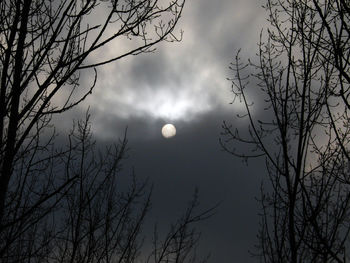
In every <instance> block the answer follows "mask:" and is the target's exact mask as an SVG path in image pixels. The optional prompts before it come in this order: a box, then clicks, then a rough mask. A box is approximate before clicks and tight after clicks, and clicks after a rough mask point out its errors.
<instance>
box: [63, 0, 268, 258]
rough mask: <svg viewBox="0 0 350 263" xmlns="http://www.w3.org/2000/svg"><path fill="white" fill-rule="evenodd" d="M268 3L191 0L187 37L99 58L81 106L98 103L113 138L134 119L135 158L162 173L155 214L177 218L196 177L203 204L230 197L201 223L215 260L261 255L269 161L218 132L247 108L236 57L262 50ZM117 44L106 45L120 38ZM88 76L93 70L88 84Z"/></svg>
mask: <svg viewBox="0 0 350 263" xmlns="http://www.w3.org/2000/svg"><path fill="white" fill-rule="evenodd" d="M260 5H261V1H258V0H236V1H232V0H217V1H213V0H191V1H188V2H187V6H186V7H185V10H184V13H183V17H182V20H181V23H180V24H179V27H178V29H180V28H181V29H183V30H184V35H183V40H182V41H181V42H180V43H162V44H161V45H159V46H158V50H157V51H156V52H154V53H153V54H142V55H138V56H134V57H128V58H125V59H123V60H121V61H118V62H116V63H112V64H109V65H106V66H103V67H101V68H99V69H98V82H97V85H96V88H95V90H94V92H93V94H92V95H91V96H90V97H89V98H88V100H87V102H84V104H82V106H80V108H79V109H78V111H80V112H84V111H85V110H86V108H87V105H90V112H91V113H92V121H93V131H94V133H95V136H97V138H98V140H103V141H104V142H105V143H106V142H107V143H108V142H110V141H116V140H117V139H118V138H119V137H121V136H122V135H123V134H124V131H125V129H126V127H128V139H129V141H130V144H129V146H130V148H131V151H130V158H129V160H128V166H129V167H131V166H133V167H134V168H135V171H136V173H137V174H138V176H140V177H141V178H146V177H148V178H150V180H151V181H152V182H153V183H154V186H155V191H154V199H153V207H154V211H153V213H152V215H153V216H154V218H153V219H154V220H157V221H158V223H160V224H168V223H170V222H171V221H174V219H175V216H176V215H178V212H179V211H182V210H183V209H184V208H185V206H186V203H187V200H189V199H190V198H191V194H192V192H193V190H194V188H195V187H199V192H200V199H201V204H202V207H203V208H206V207H210V206H212V205H215V204H216V203H217V202H221V206H220V207H219V210H218V213H217V215H216V216H215V217H213V218H212V219H210V220H209V221H207V222H204V223H203V224H202V225H201V230H202V232H203V237H202V242H201V244H202V246H201V252H203V254H204V253H207V252H211V255H212V256H211V260H210V262H221V263H226V262H227V263H228V262H255V260H253V259H251V257H250V255H249V253H248V250H251V249H253V248H254V245H255V244H256V239H255V236H256V233H257V229H258V217H257V213H258V204H257V203H256V202H255V199H254V198H255V197H256V196H258V195H259V187H260V182H261V179H262V177H263V176H262V174H261V171H262V169H261V166H262V164H260V163H253V165H252V166H249V167H248V166H246V165H245V164H243V163H242V162H241V161H240V160H237V159H234V158H233V157H232V156H229V155H228V154H227V153H224V152H222V151H221V149H220V146H219V143H218V139H219V135H220V125H221V123H222V121H223V120H233V118H232V116H233V115H235V114H236V113H237V111H239V109H240V106H239V104H235V105H230V104H229V102H231V101H232V94H231V93H230V82H229V81H227V80H226V78H227V77H230V74H231V72H230V71H229V70H228V65H229V63H230V62H232V60H233V58H234V56H235V53H236V51H237V50H238V49H240V48H242V54H243V55H246V54H248V55H249V56H252V57H253V56H254V55H255V53H256V50H257V46H256V43H257V41H258V37H259V33H260V30H261V28H262V26H263V24H264V23H265V22H264V21H265V20H264V17H265V13H264V10H263V9H262V8H261V7H260ZM108 48H109V50H108V51H106V53H107V54H108V53H109V52H113V48H117V47H108ZM89 82H91V78H89V77H88V76H87V73H85V76H84V75H83V78H82V84H84V85H87V84H88V83H89ZM70 114H77V115H78V116H79V113H70ZM74 116H75V115H74ZM71 117H72V116H71ZM65 118H68V115H65ZM168 122H171V123H173V124H174V125H175V126H176V128H177V135H176V136H175V137H174V138H172V139H169V140H167V139H164V138H163V137H161V133H160V130H161V127H162V125H164V124H165V123H168ZM233 124H234V125H236V126H240V127H242V128H243V127H244V126H242V123H233ZM259 167H260V168H259ZM150 220H151V221H152V218H151V219H150Z"/></svg>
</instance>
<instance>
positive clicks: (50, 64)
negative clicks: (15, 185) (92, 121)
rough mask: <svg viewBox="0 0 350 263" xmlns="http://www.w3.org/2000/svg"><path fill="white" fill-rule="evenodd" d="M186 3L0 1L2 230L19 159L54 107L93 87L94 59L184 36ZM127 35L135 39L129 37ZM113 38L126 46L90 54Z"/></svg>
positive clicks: (144, 0) (148, 49) (152, 0)
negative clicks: (181, 24) (87, 73)
mask: <svg viewBox="0 0 350 263" xmlns="http://www.w3.org/2000/svg"><path fill="white" fill-rule="evenodd" d="M184 3H185V1H184V0H169V1H158V0H123V1H113V0H111V1H103V0H101V1H97V0H87V1H75V0H74V1H73V0H60V1H50V0H48V1H34V0H28V1H27V0H26V1H12V0H6V1H1V3H0V20H1V25H0V60H1V68H0V72H1V73H0V74H1V75H0V167H1V168H0V231H1V228H2V226H1V225H2V219H3V214H4V209H5V208H4V206H5V200H6V195H7V192H8V186H9V184H10V182H11V180H12V179H11V178H12V174H13V172H14V166H15V163H16V161H17V160H18V159H20V157H19V156H21V155H24V154H26V152H28V151H30V150H31V149H32V148H33V143H34V144H35V142H36V141H37V140H36V136H39V135H38V133H39V132H43V130H45V127H47V125H48V124H49V123H50V119H51V116H52V114H55V113H61V112H64V111H66V110H69V109H71V108H72V107H74V106H75V105H77V104H78V103H80V102H81V101H83V100H84V99H85V98H86V96H87V95H88V94H89V93H91V91H92V89H93V87H94V86H95V83H96V77H97V76H96V69H95V67H97V66H100V65H103V64H106V63H111V62H113V61H116V60H119V59H121V58H123V57H126V56H128V55H137V54H140V53H143V52H151V51H152V50H153V47H154V45H155V44H156V43H159V42H160V41H176V40H179V39H180V38H176V37H175V36H174V34H173V30H174V28H175V26H176V24H177V22H178V20H179V18H180V16H181V12H182V9H183V7H184ZM126 40H132V41H129V43H128V45H125V43H124V44H123V45H122V43H123V41H124V42H125V41H126ZM109 44H113V45H114V46H118V48H117V49H116V50H118V51H119V50H120V51H119V53H118V52H117V53H115V54H114V55H113V57H107V58H104V60H101V61H99V60H97V59H96V57H97V56H95V59H89V58H91V56H92V55H94V54H96V53H97V52H100V51H101V50H102V49H103V48H105V47H106V46H107V45H109ZM125 48H126V49H125ZM99 57H100V56H99ZM102 59H103V58H102ZM89 69H90V70H92V71H94V72H95V77H94V79H93V80H92V83H91V87H90V88H87V87H80V86H79V75H80V72H81V71H82V70H89ZM57 97H58V98H59V101H63V103H61V104H59V103H57V100H56V101H55V98H57ZM62 186H63V185H62Z"/></svg>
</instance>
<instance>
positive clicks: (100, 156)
mask: <svg viewBox="0 0 350 263" xmlns="http://www.w3.org/2000/svg"><path fill="white" fill-rule="evenodd" d="M67 141H68V143H67V146H66V147H63V149H59V148H57V146H55V145H53V141H50V142H49V143H47V144H46V146H45V148H42V147H41V146H40V147H35V150H36V151H39V154H38V152H36V153H33V152H32V153H31V154H30V155H29V156H22V157H21V159H20V160H21V163H18V162H17V164H18V165H17V166H15V167H14V173H13V176H14V181H13V183H12V184H10V186H9V191H8V198H7V199H6V201H7V202H5V204H6V205H5V210H4V211H5V213H4V220H3V229H2V233H1V235H0V237H1V240H2V242H1V244H0V260H1V262H28V261H31V262H137V261H141V262H142V261H144V262H159V263H161V262H169V260H171V261H174V262H197V260H198V258H196V257H195V251H196V246H197V243H198V241H199V236H200V233H199V231H197V230H195V229H194V224H195V223H198V222H199V221H202V220H204V219H206V218H208V217H210V216H211V215H212V213H213V209H208V210H205V211H202V212H199V211H198V212H197V210H198V205H199V203H198V196H197V192H196V193H195V195H194V197H193V199H192V201H191V203H190V204H189V206H188V209H187V211H185V214H184V216H183V217H182V218H180V219H179V220H178V222H177V223H176V224H174V225H173V226H171V228H170V230H169V232H168V233H167V234H166V235H165V236H164V237H162V238H158V235H159V233H158V232H157V231H155V234H154V235H155V238H154V241H153V244H154V248H152V249H151V250H149V249H148V250H147V248H144V246H143V243H144V240H145V239H146V240H147V241H148V242H151V240H150V238H147V237H146V236H145V235H146V233H145V232H144V231H143V223H144V220H145V217H146V216H147V213H148V211H149V209H150V206H151V193H152V187H149V185H148V182H147V181H144V182H139V181H138V180H137V179H136V177H135V175H134V173H132V174H131V176H130V179H129V180H126V179H125V174H124V176H121V171H122V164H123V159H124V157H125V154H126V150H127V149H126V146H127V141H126V139H125V138H124V139H123V140H121V141H120V142H119V144H116V145H112V146H108V148H107V149H105V150H104V151H101V150H100V151H97V148H96V144H95V142H94V141H93V140H92V134H91V132H90V123H89V115H87V119H86V120H85V121H80V122H78V123H77V124H76V125H75V126H74V128H73V130H72V132H71V133H70V135H69V137H68V140H67Z"/></svg>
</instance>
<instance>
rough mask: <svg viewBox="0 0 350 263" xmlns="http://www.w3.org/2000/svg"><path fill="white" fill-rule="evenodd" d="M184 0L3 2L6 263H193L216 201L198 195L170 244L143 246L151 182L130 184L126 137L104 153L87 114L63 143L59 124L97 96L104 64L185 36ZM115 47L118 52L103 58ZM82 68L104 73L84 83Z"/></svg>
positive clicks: (0, 120)
mask: <svg viewBox="0 0 350 263" xmlns="http://www.w3.org/2000/svg"><path fill="white" fill-rule="evenodd" d="M184 4H185V1H184V0H169V1H158V0H123V1H113V0H111V1H108V0H105V1H104V0H101V1H97V0H86V1H83V0H82V1H75V0H58V1H51V0H47V1H36V0H25V1H24V0H23V1H20V0H17V1H11V0H5V1H0V18H1V24H0V61H1V63H0V65H1V66H0V240H1V242H0V261H1V262H135V261H136V260H139V259H140V258H144V261H146V260H147V258H149V259H150V258H151V257H147V255H145V254H147V252H148V253H149V254H152V255H157V256H156V257H154V260H155V262H168V260H169V259H170V258H174V259H175V262H189V261H191V260H192V259H191V257H190V255H191V253H192V252H194V247H195V245H196V243H197V241H198V232H197V231H195V230H194V229H193V228H192V224H193V223H195V222H198V221H200V220H203V219H205V218H206V217H207V216H209V215H210V214H211V212H212V210H207V211H204V212H202V213H196V209H197V206H198V202H197V196H195V197H194V199H193V202H192V203H191V204H190V206H189V208H188V210H187V212H186V213H185V216H184V217H183V218H182V219H181V220H180V221H178V223H177V224H175V225H174V226H173V227H172V228H171V230H170V232H169V235H167V236H166V237H165V241H164V242H161V241H160V240H161V239H157V240H156V241H155V242H154V250H152V251H150V252H149V251H144V250H143V248H142V224H143V222H144V218H145V216H146V215H147V212H148V210H149V208H150V196H151V188H150V187H149V186H148V183H147V182H141V183H140V182H139V181H137V180H136V178H135V176H134V175H132V176H131V178H132V180H131V184H130V185H129V188H128V189H123V187H122V186H123V185H122V183H121V181H120V178H121V177H120V171H121V168H122V166H121V165H122V160H123V158H124V155H125V153H126V139H125V138H124V139H123V140H122V141H120V142H119V144H117V145H113V146H111V147H109V148H107V149H106V150H104V151H102V152H98V151H97V149H96V146H95V143H94V142H93V139H92V137H91V132H90V124H89V116H88V115H87V117H86V120H85V121H83V122H78V123H76V125H75V126H74V127H73V129H72V132H71V134H70V135H69V137H68V140H67V142H66V143H64V144H63V145H62V146H58V144H57V139H58V137H57V136H58V135H57V134H56V133H55V129H54V126H53V122H52V117H53V115H54V114H60V113H62V112H64V111H67V110H69V109H71V108H73V107H74V106H76V105H78V104H79V103H81V102H82V101H83V100H84V99H85V98H86V97H87V96H88V95H89V94H90V93H91V91H92V89H93V88H94V86H95V83H96V81H97V70H96V67H98V66H102V65H104V64H107V63H111V62H113V61H117V60H119V59H121V58H124V57H126V56H129V55H138V54H140V53H145V52H152V51H153V50H154V45H155V44H157V43H159V42H161V41H179V40H181V35H182V33H180V36H179V37H176V36H175V35H174V34H173V31H174V28H175V26H176V24H177V22H178V20H179V19H180V16H181V13H182V9H183V7H184ZM126 43H127V44H126ZM111 44H113V47H114V51H115V53H113V54H112V55H111V56H109V57H103V56H100V54H101V51H104V50H106V48H108V45H111ZM115 47H118V48H115ZM98 58H100V59H101V60H98ZM84 70H86V71H92V72H93V73H94V77H93V78H92V80H91V86H90V87H82V86H80V85H79V77H80V74H81V72H83V71H84ZM60 102H61V103H60ZM59 140H62V139H59ZM61 142H62V141H61ZM161 251H164V253H162V252H161ZM141 254H142V255H141ZM152 258H153V257H152ZM148 261H149V262H151V261H152V260H148ZM191 262H192V261H191Z"/></svg>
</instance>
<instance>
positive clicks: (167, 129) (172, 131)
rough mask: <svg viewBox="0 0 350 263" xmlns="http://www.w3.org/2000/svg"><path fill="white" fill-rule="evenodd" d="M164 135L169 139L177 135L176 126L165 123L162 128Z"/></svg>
mask: <svg viewBox="0 0 350 263" xmlns="http://www.w3.org/2000/svg"><path fill="white" fill-rule="evenodd" d="M162 135H163V137H164V138H166V139H169V138H171V137H174V136H175V135H176V128H175V126H174V125H173V124H170V123H168V124H165V125H164V126H163V128H162Z"/></svg>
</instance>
